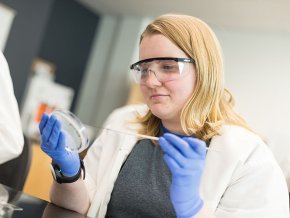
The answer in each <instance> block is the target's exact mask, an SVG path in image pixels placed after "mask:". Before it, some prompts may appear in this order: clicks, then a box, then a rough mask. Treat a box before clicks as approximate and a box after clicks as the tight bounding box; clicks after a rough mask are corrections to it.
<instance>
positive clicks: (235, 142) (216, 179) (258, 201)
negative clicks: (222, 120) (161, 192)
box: [85, 105, 289, 218]
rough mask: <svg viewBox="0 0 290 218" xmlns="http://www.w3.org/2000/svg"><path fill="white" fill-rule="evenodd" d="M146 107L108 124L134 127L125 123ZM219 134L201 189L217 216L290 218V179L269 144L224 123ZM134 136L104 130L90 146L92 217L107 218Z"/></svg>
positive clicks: (129, 109) (119, 113)
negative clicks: (289, 186) (277, 161)
mask: <svg viewBox="0 0 290 218" xmlns="http://www.w3.org/2000/svg"><path fill="white" fill-rule="evenodd" d="M146 110H147V107H146V106H136V105H134V106H126V107H123V108H121V109H117V110H116V111H115V112H113V113H112V115H111V116H109V118H108V120H107V122H106V123H105V127H106V128H110V129H116V130H122V131H124V130H125V131H134V130H133V129H134V126H133V125H134V124H128V122H127V121H130V120H132V119H133V118H134V117H135V116H136V114H138V113H141V114H142V113H145V112H146ZM137 111H139V112H138V113H137ZM140 111H141V112H140ZM135 125H136V124H135ZM109 132H110V131H109ZM221 132H222V134H221V135H220V136H216V137H214V138H213V139H212V140H211V144H210V148H211V149H212V150H209V151H208V153H207V157H206V165H205V169H204V172H203V177H202V181H201V187H200V193H201V196H202V198H203V200H204V202H205V203H206V204H207V205H208V206H209V208H211V209H212V210H213V211H215V215H216V217H217V218H246V217H247V218H260V217H261V218H262V217H263V218H276V217H279V218H286V217H287V218H288V217H289V201H288V190H287V186H286V181H285V178H284V176H283V174H282V172H281V169H280V168H279V166H278V165H277V163H276V161H275V159H274V157H273V155H272V153H271V152H270V151H269V149H268V148H267V146H266V145H265V144H264V143H263V141H262V140H261V139H260V138H259V137H258V136H256V135H255V134H253V133H251V132H249V131H248V130H245V129H243V128H241V127H237V126H229V125H225V126H223V127H222V131H221ZM136 140H137V138H136V137H133V136H129V135H120V134H115V135H113V133H106V131H104V132H103V133H102V134H101V136H100V137H99V138H98V139H97V140H96V141H95V142H94V144H93V145H92V147H91V148H90V149H89V151H88V154H87V156H86V158H85V167H86V173H87V175H86V179H85V184H86V188H87V191H88V193H89V197H90V201H91V206H90V209H89V212H88V216H89V217H104V216H105V214H106V210H107V205H108V202H109V200H110V196H111V192H112V190H113V186H114V182H115V180H116V178H117V176H118V173H119V170H120V167H121V165H122V163H123V161H124V160H125V159H126V157H127V156H128V154H129V153H130V151H131V149H132V148H133V147H134V145H135V143H136Z"/></svg>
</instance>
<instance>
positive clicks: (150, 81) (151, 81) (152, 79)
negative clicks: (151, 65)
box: [144, 69, 162, 87]
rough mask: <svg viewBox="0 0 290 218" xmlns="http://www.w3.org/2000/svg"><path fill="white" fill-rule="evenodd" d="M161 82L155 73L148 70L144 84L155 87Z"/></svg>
mask: <svg viewBox="0 0 290 218" xmlns="http://www.w3.org/2000/svg"><path fill="white" fill-rule="evenodd" d="M161 84H162V83H161V82H159V80H158V79H157V76H156V73H155V72H154V71H153V70H151V69H150V70H149V73H148V75H147V78H146V80H145V81H144V85H146V86H148V87H156V86H160V85H161Z"/></svg>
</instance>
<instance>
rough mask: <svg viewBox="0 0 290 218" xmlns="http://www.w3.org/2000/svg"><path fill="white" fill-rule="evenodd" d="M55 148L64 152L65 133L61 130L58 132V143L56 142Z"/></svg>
mask: <svg viewBox="0 0 290 218" xmlns="http://www.w3.org/2000/svg"><path fill="white" fill-rule="evenodd" d="M56 150H58V151H63V152H66V150H65V135H64V134H63V132H62V131H60V134H59V137H58V143H57V148H56Z"/></svg>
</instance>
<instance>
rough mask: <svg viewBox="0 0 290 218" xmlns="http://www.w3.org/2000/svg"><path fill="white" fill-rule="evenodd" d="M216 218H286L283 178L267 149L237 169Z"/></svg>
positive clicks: (251, 157)
mask: <svg viewBox="0 0 290 218" xmlns="http://www.w3.org/2000/svg"><path fill="white" fill-rule="evenodd" d="M215 214H216V217H217V218H244V217H247V218H257V217H263V218H273V217H279V218H288V217H289V201H288V191H287V186H286V182H285V178H284V176H283V173H282V171H281V169H280V168H279V166H278V164H277V163H276V162H275V160H274V158H273V156H272V154H271V153H270V151H269V150H268V149H267V147H266V146H258V147H257V148H256V149H255V150H254V151H253V152H252V153H251V155H250V156H249V157H248V159H247V160H246V161H245V163H243V165H242V166H241V167H239V169H237V170H236V172H235V174H234V175H233V177H232V180H231V182H230V184H229V185H228V187H227V189H226V191H225V193H224V194H223V197H222V198H221V200H220V202H219V205H218V207H217V209H216V213H215Z"/></svg>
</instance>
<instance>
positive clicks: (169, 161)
mask: <svg viewBox="0 0 290 218" xmlns="http://www.w3.org/2000/svg"><path fill="white" fill-rule="evenodd" d="M163 158H164V161H165V163H166V165H167V166H168V168H169V169H170V171H171V173H172V175H173V177H179V176H182V177H184V176H188V175H191V174H192V173H193V171H192V170H190V169H184V168H181V167H180V166H179V164H178V163H177V162H176V161H175V159H173V158H172V157H170V156H169V155H167V154H165V155H164V157H163Z"/></svg>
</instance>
